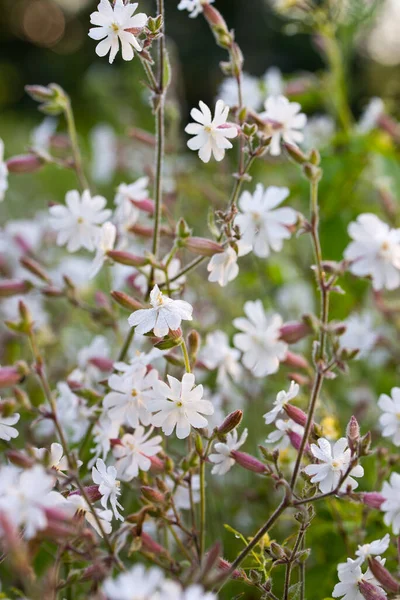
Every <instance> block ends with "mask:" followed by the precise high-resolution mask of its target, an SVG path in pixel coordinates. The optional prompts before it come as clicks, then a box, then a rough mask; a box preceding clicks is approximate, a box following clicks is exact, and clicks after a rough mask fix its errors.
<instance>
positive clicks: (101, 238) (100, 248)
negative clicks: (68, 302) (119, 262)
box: [89, 221, 117, 279]
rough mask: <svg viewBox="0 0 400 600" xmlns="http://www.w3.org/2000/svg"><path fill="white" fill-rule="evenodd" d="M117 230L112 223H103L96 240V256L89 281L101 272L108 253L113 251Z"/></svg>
mask: <svg viewBox="0 0 400 600" xmlns="http://www.w3.org/2000/svg"><path fill="white" fill-rule="evenodd" d="M116 237H117V228H116V227H115V225H113V224H112V223H111V222H110V221H107V222H106V223H103V225H102V226H101V229H100V231H99V235H98V237H97V240H96V256H95V257H94V259H93V262H92V267H91V269H90V274H89V279H93V277H95V276H96V275H97V273H98V272H99V271H100V269H101V267H102V266H103V265H104V262H105V260H106V259H107V252H108V251H109V250H113V248H114V244H115V238H116Z"/></svg>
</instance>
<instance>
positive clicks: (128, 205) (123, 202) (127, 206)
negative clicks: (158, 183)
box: [114, 177, 150, 225]
mask: <svg viewBox="0 0 400 600" xmlns="http://www.w3.org/2000/svg"><path fill="white" fill-rule="evenodd" d="M148 185H149V178H148V177H139V179H137V180H136V181H134V182H133V183H130V184H127V183H120V185H119V186H118V188H117V193H116V195H115V198H114V203H115V205H116V207H117V209H116V211H115V219H116V221H117V222H121V223H123V221H124V220H127V218H128V221H129V224H130V225H133V224H134V223H135V222H136V221H137V219H138V218H139V214H140V211H139V209H138V208H137V207H136V206H135V205H134V203H133V202H132V201H133V200H136V201H137V202H140V201H141V200H146V199H147V198H148V197H149V196H150V194H149V190H148Z"/></svg>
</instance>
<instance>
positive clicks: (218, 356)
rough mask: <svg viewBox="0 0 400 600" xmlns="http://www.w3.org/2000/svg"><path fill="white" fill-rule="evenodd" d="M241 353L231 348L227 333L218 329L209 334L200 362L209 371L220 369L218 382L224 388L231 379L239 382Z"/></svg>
mask: <svg viewBox="0 0 400 600" xmlns="http://www.w3.org/2000/svg"><path fill="white" fill-rule="evenodd" d="M239 359H240V352H239V350H237V349H236V348H231V346H230V345H229V338H228V336H227V335H226V333H225V332H223V331H221V330H219V329H217V330H216V331H213V332H212V333H209V334H208V335H207V337H206V341H205V344H204V346H203V348H202V349H201V352H200V360H201V362H202V363H203V364H204V365H205V366H206V367H207V369H211V370H214V369H218V375H217V382H218V384H219V385H221V386H224V385H225V383H226V382H227V380H229V377H232V379H233V380H234V381H238V380H239V378H240V375H241V373H242V367H241V365H240V363H239Z"/></svg>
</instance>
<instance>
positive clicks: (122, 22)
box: [89, 0, 147, 64]
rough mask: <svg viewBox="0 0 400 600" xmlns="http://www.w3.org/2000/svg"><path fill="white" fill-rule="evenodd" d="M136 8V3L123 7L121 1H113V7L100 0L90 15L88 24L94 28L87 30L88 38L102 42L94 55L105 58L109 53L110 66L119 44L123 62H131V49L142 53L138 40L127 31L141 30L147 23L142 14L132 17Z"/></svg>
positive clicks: (132, 53)
mask: <svg viewBox="0 0 400 600" xmlns="http://www.w3.org/2000/svg"><path fill="white" fill-rule="evenodd" d="M137 7H138V3H137V2H134V3H133V4H131V3H128V4H126V5H125V4H124V2H123V0H115V4H114V6H111V4H110V2H109V1H108V0H100V2H99V4H98V5H97V11H96V12H94V13H92V14H91V15H90V22H91V23H92V25H96V27H92V28H91V29H90V30H89V37H91V38H92V39H93V40H102V41H101V42H100V43H99V44H97V46H96V54H97V55H98V56H106V54H108V52H109V53H110V57H109V60H110V64H111V63H112V62H113V61H114V58H115V57H116V55H117V53H118V50H119V43H121V48H122V58H123V59H124V60H132V58H133V56H134V52H133V49H135V50H136V51H137V52H141V51H142V47H141V45H140V44H139V42H138V40H137V39H136V37H135V36H134V35H133V33H132V32H131V31H129V30H130V29H142V28H143V27H144V26H145V25H146V23H147V15H145V14H144V13H139V14H137V15H135V16H133V13H134V12H135V11H136V9H137Z"/></svg>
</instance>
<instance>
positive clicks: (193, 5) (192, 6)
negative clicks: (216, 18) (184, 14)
mask: <svg viewBox="0 0 400 600" xmlns="http://www.w3.org/2000/svg"><path fill="white" fill-rule="evenodd" d="M213 2H214V0H180V2H179V4H178V10H187V11H189V17H191V18H192V19H194V18H195V17H197V16H198V15H199V14H200V13H202V12H203V6H204V4H213Z"/></svg>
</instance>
